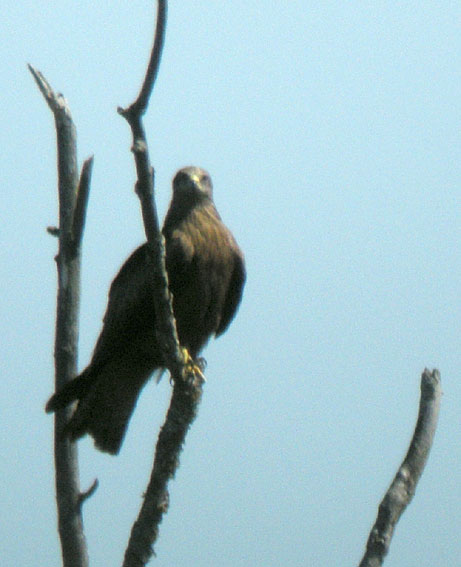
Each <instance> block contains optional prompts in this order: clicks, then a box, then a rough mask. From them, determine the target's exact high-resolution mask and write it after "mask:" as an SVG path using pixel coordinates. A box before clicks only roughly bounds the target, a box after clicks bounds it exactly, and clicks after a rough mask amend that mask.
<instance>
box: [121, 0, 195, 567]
mask: <svg viewBox="0 0 461 567" xmlns="http://www.w3.org/2000/svg"><path fill="white" fill-rule="evenodd" d="M166 13H167V2H166V1H165V0H158V9H157V25H156V31H155V40H154V45H153V48H152V52H151V57H150V61H149V65H148V69H147V72H146V76H145V79H144V83H143V85H142V87H141V91H140V93H139V95H138V97H137V99H136V101H135V102H134V103H133V104H132V105H131V106H129V107H128V108H127V109H122V108H119V109H118V112H119V113H120V114H121V115H122V116H123V117H124V118H125V119H126V120H127V122H128V123H129V125H130V127H131V131H132V136H133V145H132V151H133V154H134V159H135V164H136V172H137V182H136V193H137V195H138V197H139V199H140V202H141V209H142V216H143V221H144V229H145V233H146V237H147V241H148V244H149V252H150V254H149V256H150V258H149V259H150V262H151V266H152V278H153V288H154V305H155V322H154V321H153V322H152V324H153V325H154V324H155V329H156V333H157V336H158V340H159V344H161V345H163V346H164V360H165V365H166V366H167V367H168V369H169V371H170V374H171V378H172V381H173V384H174V388H173V393H172V397H171V403H170V408H169V410H168V413H167V416H166V419H165V424H164V425H163V427H162V429H161V432H160V435H159V438H158V442H157V446H156V451H155V460H154V466H153V470H152V474H151V478H150V482H149V485H148V488H147V490H146V492H145V495H144V502H143V504H142V506H141V510H140V512H139V515H138V518H137V519H136V522H135V523H134V525H133V528H132V531H131V536H130V540H129V542H128V546H127V549H126V552H125V558H124V562H123V567H141V566H144V565H145V564H146V563H147V562H148V561H149V559H150V558H151V556H152V554H153V553H154V550H153V545H154V543H155V541H156V539H157V537H158V529H159V528H158V527H159V524H160V522H161V520H162V517H163V515H164V514H165V512H166V511H167V509H168V502H169V495H168V490H167V485H168V482H169V480H170V479H171V478H173V476H174V474H175V471H176V469H177V467H178V465H179V455H180V452H181V450H182V447H183V444H184V440H185V437H186V434H187V431H188V429H189V427H190V425H191V424H192V422H193V420H194V419H195V417H196V414H197V408H198V405H199V403H200V399H201V395H202V384H203V376H202V375H201V373H200V375H198V374H196V373H195V372H194V370H193V369H191V368H190V367H187V366H186V364H185V363H186V358H185V356H184V353H183V351H182V350H181V348H180V345H179V341H178V335H177V331H176V323H175V319H174V315H173V304H172V297H171V294H170V292H169V289H168V275H167V272H166V267H165V247H164V243H163V237H162V235H161V232H160V226H159V221H158V214H157V209H156V206H155V201H154V170H153V168H152V167H151V164H150V160H149V152H148V147H147V140H146V135H145V131H144V126H143V124H142V116H143V114H144V113H145V111H146V109H147V106H148V103H149V97H150V95H151V93H152V89H153V86H154V83H155V78H156V77H157V74H158V69H159V65H160V58H161V53H162V48H163V43H164V37H165V27H166Z"/></svg>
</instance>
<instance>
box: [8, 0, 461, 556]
mask: <svg viewBox="0 0 461 567" xmlns="http://www.w3.org/2000/svg"><path fill="white" fill-rule="evenodd" d="M153 5H154V3H153V2H146V1H142V2H141V1H131V2H117V3H114V2H108V1H105V0H104V1H102V0H101V1H100V2H97V3H95V2H89V1H88V0H80V1H79V2H75V1H74V2H71V1H62V2H30V1H26V0H23V1H18V2H11V1H10V0H6V4H5V5H4V8H3V10H2V22H1V23H0V31H1V37H2V45H3V49H2V50H1V52H0V72H1V76H2V78H3V81H2V89H1V91H0V103H1V108H2V113H1V118H0V121H1V131H2V140H3V151H2V152H1V153H0V184H1V186H2V187H3V215H2V223H1V228H0V239H1V243H2V246H1V251H0V272H1V273H0V286H1V287H0V290H1V293H0V326H1V327H0V332H1V335H2V337H3V341H2V344H1V346H0V358H1V360H2V363H3V367H4V372H3V377H2V380H1V386H0V389H1V390H0V396H1V397H0V406H1V409H0V412H1V413H0V415H1V420H2V421H1V424H2V430H3V435H2V439H1V447H0V448H1V454H2V459H1V464H0V469H1V478H2V483H1V488H0V502H1V505H2V514H1V519H0V542H1V543H0V556H1V557H2V563H4V564H5V565H23V566H28V565H47V566H49V567H57V566H58V565H60V556H59V546H58V541H57V534H56V526H55V506H54V487H53V483H54V478H53V468H52V419H51V418H50V417H49V416H47V415H45V413H44V411H43V406H44V403H45V401H46V399H47V398H48V396H49V394H50V393H51V391H52V383H53V355H52V350H53V322H54V306H55V287H56V282H55V267H54V262H53V256H54V254H55V252H56V242H55V241H54V240H53V239H52V238H51V237H50V236H48V235H47V233H46V232H45V227H46V226H47V225H52V224H55V223H56V188H55V185H56V173H55V171H56V167H55V135H54V127H53V122H52V116H51V113H50V112H49V110H48V108H47V107H46V105H45V103H44V101H43V100H42V98H41V96H40V94H39V92H38V90H37V89H36V87H35V84H34V82H33V80H32V78H31V76H30V75H29V74H28V72H27V70H26V63H27V62H30V63H32V64H33V65H34V66H36V67H37V68H38V69H40V70H41V71H42V72H43V73H44V74H45V76H46V77H47V78H48V79H49V81H50V82H51V84H52V85H53V87H55V88H56V90H59V91H62V92H63V93H64V95H65V96H66V98H67V99H68V101H69V104H70V107H71V109H72V112H73V116H74V119H75V122H76V125H77V128H78V135H79V156H80V159H81V160H82V159H84V158H85V157H87V156H88V155H90V154H93V153H94V154H95V166H94V175H93V184H92V193H91V198H90V204H89V210H88V220H87V227H86V233H85V241H84V257H83V260H84V265H83V281H82V286H83V287H82V309H81V335H80V367H81V368H83V367H84V366H85V364H86V363H87V362H88V359H89V357H90V355H91V351H92V348H93V345H94V341H95V339H96V337H97V335H98V332H99V329H100V324H101V317H102V315H103V313H104V309H105V303H106V294H107V289H108V286H109V284H110V281H111V279H112V277H113V276H114V274H115V273H116V271H117V269H118V268H119V266H120V265H121V263H122V262H123V260H124V259H125V258H126V257H127V255H128V254H129V253H130V252H131V250H132V249H133V248H134V247H135V246H136V245H137V244H139V243H140V242H141V241H142V240H143V231H142V224H141V220H140V214H139V205H138V201H137V198H136V197H135V195H134V193H133V183H134V168H133V161H132V157H131V154H130V152H129V147H130V133H129V129H128V127H127V125H126V123H125V122H124V120H123V119H121V118H120V117H119V116H118V115H117V113H116V107H117V106H118V105H126V104H128V103H130V102H131V101H132V99H133V97H134V95H135V93H136V92H137V89H138V87H139V85H140V82H141V78H142V76H143V74H144V68H145V63H146V60H147V56H148V51H149V49H150V44H151V37H152V29H153V25H154V21H153V12H154V9H153ZM460 16H461V8H460V7H459V2H449V1H444V0H441V1H438V2H435V1H434V2H432V1H425V0H420V1H419V2H392V1H388V2H382V1H376V0H374V1H373V2H367V1H363V2H358V1H350V2H337V1H329V0H326V1H324V2H320V3H319V2H310V1H306V0H304V1H301V0H292V1H291V2H284V3H278V4H277V3H274V2H269V1H267V0H266V1H263V0H258V1H254V2H251V3H249V2H244V1H242V0H236V1H234V2H204V1H201V0H193V1H192V0H183V1H181V2H171V6H170V10H169V23H168V30H167V42H166V48H165V53H164V59H163V63H162V67H161V71H160V74H159V77H158V82H157V86H156V89H155V91H154V96H153V98H152V101H151V105H150V109H149V112H148V114H147V116H146V121H145V123H146V128H147V130H148V137H149V142H150V150H151V157H152V160H153V163H154V165H155V167H156V171H157V191H158V205H159V210H160V214H161V215H162V216H163V214H164V211H165V209H166V207H167V205H168V201H169V198H170V180H171V178H172V176H173V174H174V172H175V171H176V169H178V168H179V167H181V166H184V165H189V164H194V165H200V166H202V167H205V168H207V169H208V170H209V171H210V173H211V175H212V178H213V180H214V185H215V198H216V203H217V206H218V208H219V210H220V212H221V215H222V217H223V218H224V220H225V221H226V223H227V224H228V226H229V227H230V228H231V229H232V230H233V232H234V234H235V236H236V237H237V239H238V241H239V243H240V244H241V247H242V248H243V249H244V251H245V253H246V257H247V263H248V283H247V288H246V292H245V296H244V300H243V304H242V307H241V309H240V312H239V314H238V317H237V318H236V320H235V322H234V323H233V325H232V326H231V328H230V330H229V332H228V333H227V334H226V335H225V336H224V337H222V338H221V339H219V340H218V341H217V342H215V343H212V344H210V345H209V347H208V348H207V350H206V351H205V357H206V358H207V360H208V368H207V379H208V382H207V384H206V387H205V393H204V398H203V403H202V406H201V408H200V413H199V417H198V419H197V421H196V423H195V424H194V427H193V429H192V431H191V432H190V435H189V437H188V440H187V444H186V447H185V451H184V453H183V456H182V462H181V468H180V470H179V472H178V474H177V477H176V479H175V481H174V482H173V483H172V484H171V486H170V489H171V490H170V493H171V508H170V512H169V514H168V515H167V516H166V517H165V519H164V521H163V523H162V525H161V532H160V539H159V541H158V544H157V546H156V551H157V554H158V557H157V559H156V560H155V562H153V564H154V565H157V566H158V567H164V566H165V567H166V566H170V565H175V566H176V567H190V566H191V565H193V566H194V567H215V566H216V565H219V566H220V567H230V566H232V567H237V566H238V567H240V566H241V567H247V566H252V567H253V566H255V565H256V566H259V565H261V566H262V565H264V566H265V567H279V566H281V565H287V566H293V567H298V566H317V565H357V564H358V562H359V559H360V557H361V555H362V552H363V549H364V545H365V542H366V538H367V536H368V532H369V529H370V527H371V525H372V523H373V521H374V518H375V514H376V509H377V505H378V503H379V501H380V499H381V497H382V495H383V493H384V491H385V489H386V488H387V486H388V484H389V482H390V481H391V479H392V477H393V475H394V473H395V471H396V468H397V466H398V465H399V463H400V460H401V459H402V457H403V455H404V453H405V451H406V448H407V444H408V441H409V439H410V437H411V434H412V430H413V426H414V421H415V417H416V413H417V406H418V400H419V377H420V374H421V371H422V370H423V369H424V367H425V366H429V367H433V366H436V367H438V368H440V370H441V373H442V379H443V390H444V397H443V400H442V404H443V405H442V411H441V419H440V426H439V429H438V432H437V435H436V439H435V445H434V448H433V451H432V454H431V457H430V461H429V464H428V466H427V469H426V471H425V473H424V475H423V478H422V480H421V482H420V485H419V487H418V491H417V494H416V497H415V499H414V502H413V504H412V505H411V507H410V508H409V509H408V510H407V512H406V513H405V515H404V516H403V518H402V520H401V522H400V523H399V525H398V527H397V531H396V535H395V538H394V541H393V544H392V548H391V553H390V555H389V557H388V559H387V561H386V566H387V567H412V566H416V565H418V567H429V566H430V567H433V566H434V565H444V567H458V565H459V557H460V555H461V540H460V537H459V526H460V525H461V511H460V510H461V491H460V485H461V443H460V434H461V407H460V406H461V380H460V377H459V369H460V368H461V356H460V301H459V289H460V283H461V282H460V279H461V261H460V195H459V181H460V173H461V172H460V139H459V131H460V106H459V101H460V99H461V92H460V43H461V42H460V39H459V25H460ZM169 393H170V386H169V384H168V380H163V381H162V383H161V384H160V385H158V386H156V385H155V383H152V384H149V385H148V387H147V388H146V390H145V391H144V393H143V396H142V398H141V400H140V403H139V405H138V408H137V411H136V414H135V416H134V419H133V421H132V423H131V425H130V428H129V432H128V436H127V439H126V441H125V444H124V446H123V448H122V451H121V454H120V456H119V457H117V458H113V457H109V456H107V455H102V454H100V453H98V452H97V451H96V450H95V449H94V448H93V444H92V442H91V441H89V440H84V441H81V442H80V447H81V451H80V454H81V477H82V485H83V487H86V486H88V485H89V484H90V483H91V482H92V480H93V478H94V477H98V478H99V480H100V488H99V490H98V491H97V493H96V494H95V496H94V497H93V498H92V499H91V500H90V501H89V502H88V503H87V504H86V505H85V509H84V510H85V527H86V534H87V537H88V542H89V551H90V556H91V559H92V566H93V567H105V566H107V565H118V564H121V561H122V557H123V550H124V548H125V546H126V541H127V538H128V534H129V530H130V527H131V523H132V521H133V519H134V518H135V516H136V514H137V510H138V508H139V505H140V502H141V494H142V492H143V489H144V487H145V485H146V482H147V479H148V476H149V474H150V467H151V460H152V453H153V447H154V444H155V440H156V436H157V431H158V427H159V425H160V423H161V422H162V420H163V416H164V412H165V409H166V407H167V404H168V396H169Z"/></svg>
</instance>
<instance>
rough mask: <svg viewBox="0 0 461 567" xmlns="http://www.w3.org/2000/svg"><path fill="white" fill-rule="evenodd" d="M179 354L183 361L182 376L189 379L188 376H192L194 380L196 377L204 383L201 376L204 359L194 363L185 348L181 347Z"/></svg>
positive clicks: (202, 375) (204, 380)
mask: <svg viewBox="0 0 461 567" xmlns="http://www.w3.org/2000/svg"><path fill="white" fill-rule="evenodd" d="M181 352H182V356H183V361H184V376H185V377H191V376H190V375H193V376H194V378H195V377H197V376H198V377H199V378H200V379H201V380H202V381H203V382H206V379H205V375H204V374H203V370H204V368H205V364H204V359H203V358H200V359H198V360H197V361H195V360H194V359H193V358H192V356H191V355H190V353H189V351H188V350H187V348H185V347H181Z"/></svg>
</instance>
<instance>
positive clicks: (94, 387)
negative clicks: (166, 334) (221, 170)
mask: <svg viewBox="0 0 461 567" xmlns="http://www.w3.org/2000/svg"><path fill="white" fill-rule="evenodd" d="M162 232H163V235H164V237H165V246H166V266H167V272H168V278H169V287H170V290H171V292H172V294H173V310H174V314H175V318H176V324H177V330H178V336H179V341H180V343H181V345H182V346H183V347H185V348H187V350H188V351H189V353H190V355H191V357H192V358H193V359H195V358H196V357H197V355H198V354H199V353H200V351H201V350H202V349H203V347H204V346H205V345H206V343H207V342H208V340H209V338H210V337H211V335H216V336H219V335H221V334H222V333H224V331H225V330H226V329H227V327H228V326H229V324H230V322H231V320H232V318H233V317H234V315H235V313H236V311H237V308H238V306H239V303H240V300H241V297H242V291H243V286H244V283H245V264H244V258H243V254H242V252H241V250H240V248H239V247H238V245H237V243H236V241H235V239H234V237H233V236H232V234H231V232H230V231H229V229H228V228H227V227H226V226H225V225H224V224H223V222H222V221H221V217H220V216H219V213H218V211H217V210H216V208H215V205H214V203H213V192H212V184H211V179H210V176H209V175H208V173H207V172H206V171H204V170H203V169H200V168H198V167H186V168H184V169H181V170H180V171H178V173H177V174H176V176H175V178H174V180H173V197H172V200H171V203H170V207H169V210H168V213H167V215H166V218H165V222H164V225H163V229H162ZM149 269H150V268H149V263H148V259H147V244H143V245H142V246H140V247H139V248H137V249H136V250H135V251H134V252H133V253H132V254H131V256H130V257H129V258H128V260H127V261H126V262H125V263H124V264H123V266H122V268H121V269H120V271H119V273H118V274H117V276H116V277H115V279H114V281H113V282H112V285H111V287H110V291H109V301H108V305H107V310H106V314H105V316H104V324H103V328H102V331H101V334H100V336H99V338H98V341H97V343H96V346H95V349H94V352H93V357H92V359H91V362H90V364H89V365H88V366H87V368H86V369H85V370H84V371H83V372H82V373H81V374H80V375H79V376H77V377H76V378H74V379H73V380H71V381H70V382H69V383H68V384H66V386H65V387H64V388H63V389H62V390H60V391H59V392H57V393H56V394H54V395H53V396H52V397H51V398H50V400H49V401H48V403H47V406H46V411H47V412H51V411H55V410H57V409H59V408H62V407H65V406H66V405H68V404H69V403H71V402H73V401H75V400H77V401H78V405H77V407H76V410H75V412H74V414H73V415H72V417H71V419H70V421H69V422H68V424H67V425H66V429H65V433H66V434H67V435H69V437H71V438H72V439H77V438H79V437H81V436H82V435H84V434H86V433H89V434H90V435H92V436H93V438H94V440H95V444H96V446H97V447H98V448H99V449H100V450H102V451H106V452H108V453H112V454H117V453H118V452H119V450H120V446H121V444H122V441H123V437H124V435H125V432H126V428H127V425H128V421H129V419H130V417H131V414H132V413H133V411H134V408H135V405H136V401H137V399H138V396H139V393H140V392H141V389H142V388H143V386H144V385H145V383H146V382H147V380H148V378H149V377H150V376H151V374H152V373H153V372H154V371H155V370H156V369H159V368H161V367H162V366H164V364H163V362H162V353H161V350H160V347H159V345H158V342H157V338H156V333H155V311H154V303H153V290H152V280H151V277H150V273H149Z"/></svg>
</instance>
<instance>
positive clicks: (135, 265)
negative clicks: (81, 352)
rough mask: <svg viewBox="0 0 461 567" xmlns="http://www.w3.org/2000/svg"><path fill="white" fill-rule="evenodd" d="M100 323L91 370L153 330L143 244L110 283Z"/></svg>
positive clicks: (148, 279) (153, 314) (144, 245)
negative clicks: (148, 328) (102, 322)
mask: <svg viewBox="0 0 461 567" xmlns="http://www.w3.org/2000/svg"><path fill="white" fill-rule="evenodd" d="M103 321H104V324H103V328H102V331H101V334H100V335H99V338H98V340H97V342H96V346H95V348H94V352H93V358H92V360H91V363H90V366H91V369H92V370H96V369H97V368H98V367H99V366H101V365H103V364H105V363H106V362H107V361H108V360H109V359H110V358H112V356H113V355H114V354H117V353H120V352H121V351H122V350H123V349H124V348H126V347H127V346H129V345H130V343H131V342H132V341H133V339H134V337H136V336H139V333H142V332H143V331H144V330H145V329H146V327H149V326H150V327H151V328H152V329H153V328H154V324H155V311H154V306H153V300H152V283H151V279H150V274H149V270H148V262H147V245H146V244H143V245H142V246H140V247H139V248H137V249H136V250H135V251H134V252H133V253H132V254H131V256H130V257H129V258H128V259H127V261H126V262H125V263H124V264H123V266H122V267H121V269H120V271H119V273H118V274H117V276H116V277H115V279H114V281H113V282H112V284H111V286H110V290H109V300H108V304H107V309H106V313H105V315H104V319H103Z"/></svg>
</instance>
